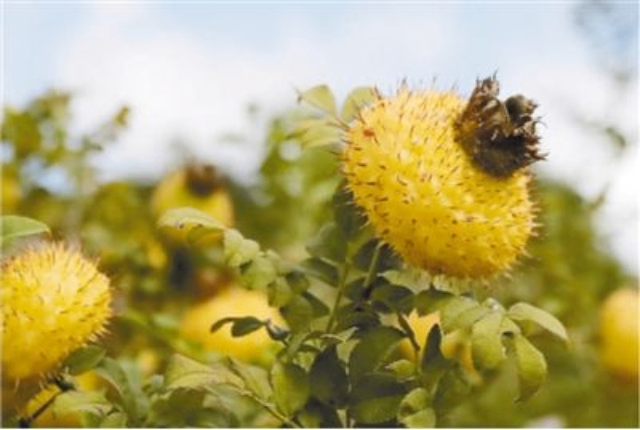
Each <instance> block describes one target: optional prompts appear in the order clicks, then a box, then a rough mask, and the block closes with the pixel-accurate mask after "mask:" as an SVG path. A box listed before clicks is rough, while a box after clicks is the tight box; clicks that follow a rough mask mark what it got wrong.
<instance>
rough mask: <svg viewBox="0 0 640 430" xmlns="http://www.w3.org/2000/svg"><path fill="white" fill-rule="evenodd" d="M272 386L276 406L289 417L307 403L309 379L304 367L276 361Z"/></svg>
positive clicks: (272, 373) (272, 375)
mask: <svg viewBox="0 0 640 430" xmlns="http://www.w3.org/2000/svg"><path fill="white" fill-rule="evenodd" d="M271 385H272V386H273V397H274V400H275V403H276V406H277V407H278V409H279V410H280V411H282V413H284V414H285V415H286V416H287V417H291V416H293V415H294V414H295V413H296V412H297V411H298V410H300V409H301V408H302V407H303V406H304V405H305V403H307V399H308V398H309V377H308V375H307V373H306V372H305V371H304V369H303V368H302V367H300V366H298V365H296V364H293V363H282V362H280V361H276V362H275V363H274V365H273V367H272V368H271Z"/></svg>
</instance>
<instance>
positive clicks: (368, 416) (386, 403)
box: [349, 373, 405, 424]
mask: <svg viewBox="0 0 640 430" xmlns="http://www.w3.org/2000/svg"><path fill="white" fill-rule="evenodd" d="M404 396H405V389H404V386H403V384H401V383H399V382H398V381H396V380H395V377H394V376H392V375H385V374H375V373H374V374H369V375H367V377H366V378H362V379H361V380H360V382H358V383H357V384H356V385H355V386H354V387H353V391H352V395H351V398H352V400H351V405H350V407H349V410H350V412H351V415H352V416H353V418H354V419H355V420H356V421H357V422H358V423H360V424H378V423H383V422H386V421H389V420H392V419H395V417H396V415H397V413H398V407H399V406H400V403H401V402H402V399H403V398H404Z"/></svg>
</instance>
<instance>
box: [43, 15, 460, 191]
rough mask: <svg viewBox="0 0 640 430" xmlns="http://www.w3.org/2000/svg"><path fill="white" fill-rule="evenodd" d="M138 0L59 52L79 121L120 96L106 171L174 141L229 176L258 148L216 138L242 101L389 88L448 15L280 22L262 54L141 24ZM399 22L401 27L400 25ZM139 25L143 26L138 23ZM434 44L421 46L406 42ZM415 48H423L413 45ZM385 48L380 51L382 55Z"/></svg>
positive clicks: (237, 116)
mask: <svg viewBox="0 0 640 430" xmlns="http://www.w3.org/2000/svg"><path fill="white" fill-rule="evenodd" d="M146 17H147V14H146V13H145V11H144V6H143V5H141V4H138V5H137V6H136V7H135V8H131V9H129V8H128V7H122V8H115V9H114V8H112V7H110V6H104V5H96V6H93V9H92V13H91V14H90V16H89V17H88V19H86V20H85V22H83V23H82V24H81V25H80V26H79V28H78V29H77V31H76V32H75V35H74V37H73V40H71V41H70V43H69V44H68V45H66V46H65V47H64V49H63V51H62V52H61V54H60V56H59V61H58V64H57V66H56V68H55V72H56V82H59V84H60V85H62V86H64V87H70V88H73V89H77V90H78V92H79V97H77V98H76V101H75V103H76V105H75V109H74V112H75V114H76V124H77V126H78V128H80V129H86V128H87V127H90V126H91V125H94V124H96V123H98V122H99V121H101V120H103V119H104V118H106V117H107V115H109V114H110V113H111V112H113V111H114V110H115V109H116V108H117V106H119V105H121V104H124V103H127V104H129V105H130V106H131V107H132V112H133V114H132V123H131V127H130V129H129V131H128V132H127V134H126V136H125V137H124V138H123V139H122V140H121V141H120V142H119V143H118V144H117V145H116V146H114V147H112V148H109V150H107V151H106V153H105V154H104V156H103V158H102V159H101V170H103V171H104V172H105V173H106V175H105V176H106V177H107V178H113V177H120V176H123V175H124V176H137V177H153V176H157V175H158V174H159V173H160V172H161V171H163V170H165V169H166V167H167V166H168V165H170V164H171V163H172V162H175V159H174V156H175V154H174V153H172V152H171V151H170V150H169V146H170V140H171V138H173V137H182V138H184V139H185V140H186V141H187V142H189V143H191V144H192V146H193V148H194V149H195V150H196V153H197V154H201V155H202V156H206V157H208V158H210V159H211V160H212V161H214V162H216V163H219V164H220V165H221V166H223V167H225V168H226V169H227V170H232V171H233V173H235V174H236V176H239V177H242V176H246V175H248V174H250V173H251V172H252V171H254V170H255V168H256V165H257V162H258V159H259V148H246V147H242V148H236V150H234V149H233V148H231V149H230V148H228V147H221V146H216V145H215V144H214V141H215V138H216V137H218V136H219V135H220V134H222V133H225V132H229V131H243V127H246V121H245V115H244V112H245V107H246V104H247V103H249V102H258V103H259V104H260V105H262V106H264V107H266V108H267V109H266V110H267V111H269V110H273V109H274V108H275V107H279V106H281V105H282V104H283V101H287V102H289V103H291V104H293V103H294V101H295V92H294V88H296V87H297V88H305V87H307V86H311V85H315V84H318V83H323V82H328V83H329V84H331V86H332V88H334V89H335V90H336V93H337V95H339V96H340V95H344V94H345V93H346V91H347V90H348V89H349V88H351V87H354V86H356V85H363V84H373V83H377V82H380V81H382V82H384V81H387V82H389V83H390V84H395V83H396V82H397V81H398V80H399V79H400V78H402V77H403V76H402V75H401V76H397V73H398V72H397V70H404V72H403V73H408V71H409V70H411V69H412V68H414V69H415V67H416V64H419V63H421V62H423V61H425V59H428V58H436V57H438V56H439V55H442V54H443V53H444V52H445V51H446V50H445V49H444V48H445V46H444V42H443V41H444V40H447V37H441V38H440V39H438V38H437V37H436V35H438V34H439V35H440V36H446V29H447V28H448V27H447V26H446V19H442V17H439V18H438V19H435V18H434V19H431V20H425V19H424V18H419V17H415V18H411V17H409V18H407V17H406V16H402V15H400V14H397V13H396V14H393V13H392V14H390V15H389V16H380V15H379V14H366V13H365V14H363V15H361V16H360V17H359V19H358V20H357V21H354V22H353V23H352V24H350V25H349V26H346V27H336V28H334V29H333V30H334V31H332V32H327V31H323V32H313V31H312V29H310V28H309V27H308V26H305V23H304V22H298V21H293V20H292V21H290V22H284V23H283V25H284V27H283V28H279V29H278V31H279V32H280V35H279V37H280V38H281V40H280V43H281V45H280V46H278V49H277V50H270V51H265V52H260V51H257V50H255V49H252V48H251V47H247V46H242V45H234V46H230V45H224V44H209V45H204V44H203V43H202V41H200V40H199V39H197V38H194V37H191V36H190V35H189V34H188V33H187V32H184V31H179V30H178V29H177V28H175V27H174V28H171V29H164V28H156V27H154V25H151V26H149V25H148V24H149V23H148V22H147V21H145V18H146ZM400 20H402V22H401V24H402V25H398V23H399V21H400ZM137 27H143V28H144V31H135V29H136V28H137ZM424 38H427V39H428V38H431V39H435V40H441V42H439V43H432V44H431V47H430V48H429V49H427V48H425V47H424V46H423V45H422V44H419V45H416V44H413V43H411V44H409V45H407V43H406V41H407V40H410V41H414V40H423V39H424ZM416 46H419V48H420V52H419V56H418V55H417V54H418V53H417V52H416V50H415V49H416ZM383 53H384V55H383Z"/></svg>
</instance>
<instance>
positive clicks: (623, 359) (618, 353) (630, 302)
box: [600, 288, 640, 382]
mask: <svg viewBox="0 0 640 430" xmlns="http://www.w3.org/2000/svg"><path fill="white" fill-rule="evenodd" d="M638 300H639V296H638V290H637V289H633V288H621V289H618V290H616V291H614V292H613V293H612V294H611V295H610V296H609V297H608V298H607V299H606V300H605V302H604V304H603V305H602V308H601V310H600V336H601V344H600V356H601V359H602V363H603V364H604V366H605V367H606V369H607V370H609V371H610V372H611V373H613V374H615V375H617V376H620V377H622V378H625V379H629V380H635V381H636V382H637V380H638V347H639V342H638V341H639V337H640V333H639V331H640V329H639V328H638V324H640V323H639V321H638Z"/></svg>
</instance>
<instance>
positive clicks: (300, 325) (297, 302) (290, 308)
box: [280, 296, 313, 331]
mask: <svg viewBox="0 0 640 430" xmlns="http://www.w3.org/2000/svg"><path fill="white" fill-rule="evenodd" d="M280 312H281V313H282V316H283V317H284V319H285V321H286V322H287V325H288V326H289V327H291V329H292V330H294V331H300V330H303V329H305V328H307V327H308V326H309V324H311V320H312V319H313V307H312V306H311V303H309V301H308V300H307V299H305V298H304V297H302V296H295V297H293V298H292V299H291V300H290V301H289V303H288V304H287V305H286V306H284V307H282V308H281V309H280Z"/></svg>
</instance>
